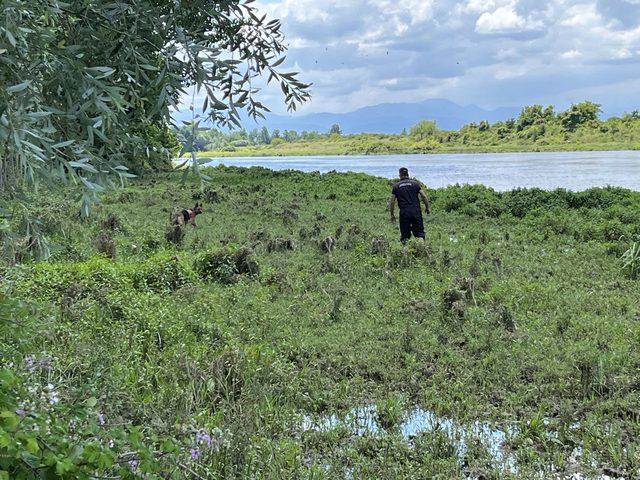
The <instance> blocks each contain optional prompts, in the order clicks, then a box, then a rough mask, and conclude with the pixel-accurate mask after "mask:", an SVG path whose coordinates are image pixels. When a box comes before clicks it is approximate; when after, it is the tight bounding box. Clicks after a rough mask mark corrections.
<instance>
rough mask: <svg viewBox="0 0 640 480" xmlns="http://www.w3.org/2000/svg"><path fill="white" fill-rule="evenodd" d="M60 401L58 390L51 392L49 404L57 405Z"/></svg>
mask: <svg viewBox="0 0 640 480" xmlns="http://www.w3.org/2000/svg"><path fill="white" fill-rule="evenodd" d="M59 401H60V397H59V396H58V392H51V396H50V397H49V404H50V405H55V404H56V403H58V402H59Z"/></svg>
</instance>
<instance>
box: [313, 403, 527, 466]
mask: <svg viewBox="0 0 640 480" xmlns="http://www.w3.org/2000/svg"><path fill="white" fill-rule="evenodd" d="M338 427H345V428H348V429H349V430H350V431H351V432H352V433H353V434H354V435H359V436H361V435H386V434H387V432H385V430H384V429H383V428H382V427H381V426H380V424H379V422H378V415H377V413H376V407H375V405H368V406H364V407H356V408H354V409H352V410H351V411H350V412H348V413H347V414H346V415H344V416H342V417H338V416H337V415H335V414H332V415H328V416H324V417H321V418H320V419H316V420H314V419H312V418H311V417H309V416H304V417H303V418H302V429H303V430H305V431H309V430H311V431H318V432H327V431H330V430H333V429H335V428H338ZM435 431H440V432H442V433H444V434H445V435H446V436H447V437H448V438H449V439H450V440H451V441H452V443H453V445H454V446H455V449H456V454H457V455H458V457H459V458H460V461H462V460H463V458H464V456H465V454H466V453H467V450H468V448H467V444H468V442H470V441H471V440H472V439H475V440H479V441H480V442H481V443H482V444H483V445H484V447H485V448H486V449H487V452H488V453H489V455H490V456H491V458H492V459H493V461H494V462H495V463H496V464H497V465H500V466H502V467H503V468H504V469H506V470H507V471H510V472H515V471H516V470H517V468H516V460H515V456H514V455H513V453H512V452H510V451H508V450H507V449H506V448H505V445H506V443H507V440H508V439H509V438H510V437H512V436H513V435H514V434H515V430H514V429H513V428H512V427H509V428H507V429H506V430H501V429H499V428H495V427H493V426H491V425H490V424H488V423H485V422H479V421H476V422H474V423H473V424H471V425H467V426H464V425H460V424H458V423H457V422H456V421H454V420H452V419H450V418H447V417H440V416H438V415H436V414H435V413H433V412H432V411H430V410H425V409H423V408H420V407H417V406H416V407H414V408H413V409H412V410H410V411H409V412H407V413H406V414H405V416H404V419H403V421H402V423H401V424H400V426H399V432H400V434H401V435H402V436H403V438H404V439H405V440H407V441H409V440H410V439H411V438H412V437H415V436H416V435H418V434H419V433H423V432H435Z"/></svg>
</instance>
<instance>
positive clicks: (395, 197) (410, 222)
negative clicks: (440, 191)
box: [389, 167, 431, 243]
mask: <svg viewBox="0 0 640 480" xmlns="http://www.w3.org/2000/svg"><path fill="white" fill-rule="evenodd" d="M399 173H400V181H399V182H398V183H395V184H394V185H393V190H392V191H391V198H390V199H389V213H391V221H392V222H395V221H396V202H398V207H400V241H401V242H402V243H405V242H406V241H407V240H409V238H410V237H411V234H412V233H413V236H414V237H420V238H422V239H423V240H424V223H423V221H422V212H421V211H420V199H422V202H423V203H424V210H425V213H426V214H427V215H428V214H430V213H431V207H430V206H429V198H428V197H427V194H426V193H425V191H424V190H423V189H422V184H421V183H420V182H418V181H416V180H413V179H411V178H409V170H408V169H406V168H405V167H402V168H401V169H400V172H399Z"/></svg>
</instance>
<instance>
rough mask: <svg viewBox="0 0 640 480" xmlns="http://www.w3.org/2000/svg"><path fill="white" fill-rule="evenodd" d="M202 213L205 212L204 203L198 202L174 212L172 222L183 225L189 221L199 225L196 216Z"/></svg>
mask: <svg viewBox="0 0 640 480" xmlns="http://www.w3.org/2000/svg"><path fill="white" fill-rule="evenodd" d="M201 213H204V208H203V207H202V204H201V203H199V202H198V203H196V205H195V207H193V208H184V209H182V210H181V211H180V212H178V213H177V214H174V216H173V218H172V220H171V224H172V225H178V226H179V227H182V226H184V225H186V224H187V223H189V224H191V225H193V226H194V227H197V226H198V225H196V217H197V216H198V215H200V214H201Z"/></svg>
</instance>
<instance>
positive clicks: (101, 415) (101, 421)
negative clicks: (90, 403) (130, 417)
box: [98, 413, 105, 425]
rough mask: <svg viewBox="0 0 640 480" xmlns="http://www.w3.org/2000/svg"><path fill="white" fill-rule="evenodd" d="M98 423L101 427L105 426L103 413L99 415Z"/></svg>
mask: <svg viewBox="0 0 640 480" xmlns="http://www.w3.org/2000/svg"><path fill="white" fill-rule="evenodd" d="M98 423H99V424H100V425H104V423H105V422H104V415H103V414H102V413H100V414H98Z"/></svg>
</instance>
